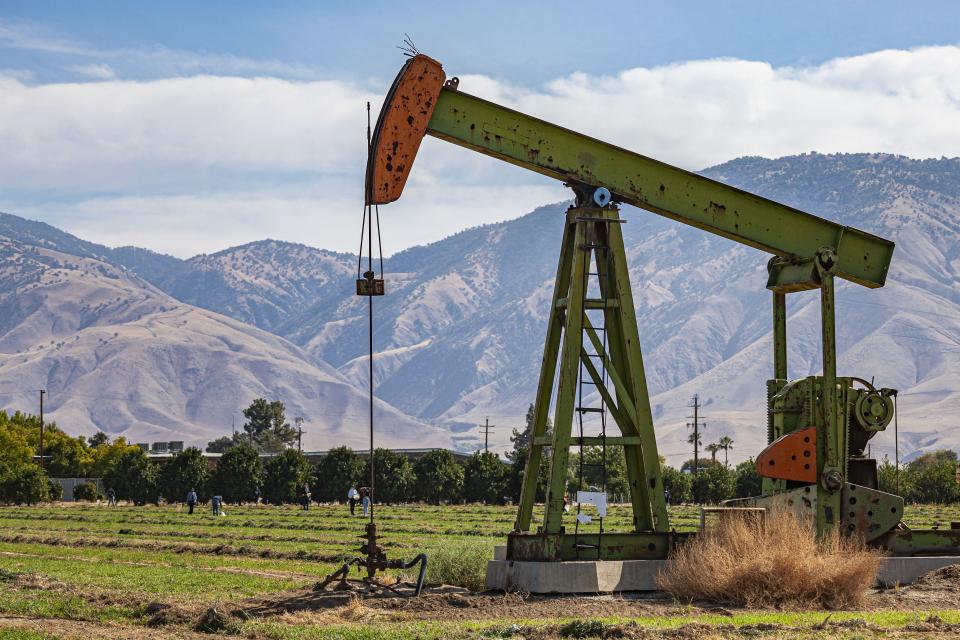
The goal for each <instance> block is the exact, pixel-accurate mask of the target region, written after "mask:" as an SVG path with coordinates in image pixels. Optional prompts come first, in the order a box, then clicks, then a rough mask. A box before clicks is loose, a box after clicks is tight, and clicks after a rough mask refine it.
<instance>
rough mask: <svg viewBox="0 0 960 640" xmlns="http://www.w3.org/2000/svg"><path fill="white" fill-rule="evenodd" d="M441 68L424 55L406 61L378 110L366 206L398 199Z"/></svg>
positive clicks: (433, 99) (433, 103) (435, 95)
mask: <svg viewBox="0 0 960 640" xmlns="http://www.w3.org/2000/svg"><path fill="white" fill-rule="evenodd" d="M446 77H447V76H446V74H445V73H444V72H443V67H442V66H441V65H440V63H439V62H437V61H436V60H434V59H433V58H430V57H427V56H425V55H423V54H420V55H417V56H414V57H413V58H411V59H410V60H408V61H407V63H406V64H405V65H403V68H402V69H401V70H400V73H399V74H397V78H396V79H395V80H394V81H393V86H392V87H391V88H390V93H389V94H387V99H386V101H385V102H384V104H383V107H382V108H381V109H380V116H379V117H378V118H377V127H376V130H375V131H374V134H373V139H372V140H371V147H372V148H371V154H370V157H369V159H368V160H367V181H368V182H367V197H366V200H367V204H386V203H388V202H393V201H394V200H396V199H397V198H399V197H400V194H401V193H402V192H403V186H404V185H405V184H406V183H407V176H409V175H410V169H411V168H412V167H413V160H414V158H416V157H417V151H418V150H419V149H420V142H421V141H422V140H423V136H424V135H426V132H427V124H428V123H429V122H430V117H431V116H432V115H433V110H434V109H435V108H436V106H437V98H438V97H439V95H440V90H441V89H442V88H443V82H444V80H446Z"/></svg>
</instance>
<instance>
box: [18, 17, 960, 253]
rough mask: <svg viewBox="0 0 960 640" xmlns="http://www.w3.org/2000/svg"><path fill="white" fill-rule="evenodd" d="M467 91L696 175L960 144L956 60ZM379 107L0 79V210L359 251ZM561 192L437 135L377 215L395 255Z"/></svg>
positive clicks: (97, 224) (262, 87)
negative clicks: (812, 154) (780, 161)
mask: <svg viewBox="0 0 960 640" xmlns="http://www.w3.org/2000/svg"><path fill="white" fill-rule="evenodd" d="M2 35H3V34H2V33H0V36H2ZM58 46H67V45H61V44H60V43H58ZM448 71H449V72H451V73H453V72H455V71H456V70H455V69H451V70H448ZM460 87H461V90H463V91H467V92H469V93H473V94H475V95H479V96H481V97H484V98H487V99H491V100H494V101H497V102H501V103H503V104H505V105H507V106H511V107H514V108H517V109H520V110H523V111H526V112H528V113H530V114H532V115H536V116H539V117H542V118H546V119H548V120H551V121H554V122H557V123H558V124H561V125H564V126H567V127H569V128H572V129H575V130H579V131H583V132H584V133H588V134H590V135H593V136H595V137H599V138H601V139H605V140H609V141H611V142H614V143H616V144H618V145H621V146H625V147H627V148H630V149H633V150H636V151H638V152H640V153H643V154H646V155H649V156H653V157H656V158H659V159H662V160H665V161H667V162H672V163H674V164H678V165H680V166H682V167H684V168H688V169H699V168H703V167H705V166H708V165H711V164H715V163H719V162H723V161H725V160H728V159H730V158H733V157H737V156H742V155H764V156H780V155H787V154H793V153H800V152H804V151H809V150H817V151H820V152H855V151H883V152H892V153H901V154H906V155H911V156H915V157H930V156H940V155H955V154H956V153H957V149H960V47H930V48H921V49H916V50H911V51H881V52H877V53H871V54H866V55H861V56H855V57H850V58H842V59H837V60H832V61H829V62H827V63H825V64H822V65H819V66H815V67H805V68H799V67H797V68H794V67H786V68H773V67H771V66H770V65H768V64H766V63H762V62H750V61H743V60H704V61H694V62H686V63H679V64H673V65H668V66H663V67H656V68H649V69H647V68H637V69H630V70H626V71H623V72H621V73H619V74H616V75H611V76H589V75H585V74H572V75H570V76H567V77H564V78H559V79H556V80H554V81H552V82H550V83H548V84H546V85H544V86H543V87H539V88H529V87H518V86H512V85H507V84H504V83H502V82H498V81H496V80H493V79H490V78H487V77H481V76H466V77H462V78H461V84H460ZM381 90H382V88H377V92H379V91H381ZM376 98H377V95H375V93H374V92H373V91H371V90H369V89H368V88H367V87H365V86H361V85H359V84H352V83H347V82H342V81H314V82H297V81H290V80H286V79H277V78H269V77H262V78H238V77H224V76H192V77H186V78H167V79H161V80H154V81H145V82H129V81H118V80H110V81H103V82H85V83H58V84H41V85H31V84H28V83H27V82H25V81H23V80H21V79H18V78H16V77H11V76H6V77H0V150H2V152H0V194H2V195H0V200H2V201H0V206H2V207H3V208H4V209H6V210H8V211H11V212H14V213H25V214H29V213H31V212H33V213H34V214H35V215H39V216H41V217H43V218H44V219H46V220H48V221H50V222H52V223H55V224H60V225H62V226H64V227H65V228H67V229H69V230H73V231H76V232H82V233H84V234H85V235H87V236H88V237H91V239H98V240H101V241H109V242H117V243H134V244H139V245H144V246H148V247H152V248H157V249H163V250H167V251H174V252H175V253H178V254H183V253H184V252H186V251H195V250H205V251H214V250H217V249H220V248H223V247H224V246H226V245H228V244H230V243H233V242H237V241H244V240H249V239H254V238H259V237H263V236H271V237H277V238H287V239H295V240H300V241H305V242H311V243H315V244H319V245H321V246H325V247H327V248H332V249H338V250H353V244H354V241H355V238H354V237H353V236H354V235H356V233H358V232H359V230H358V228H357V227H358V221H359V207H360V200H361V199H360V192H361V184H360V182H361V180H362V167H363V154H364V144H365V143H364V138H363V135H364V126H365V118H366V115H365V112H364V104H365V102H366V100H368V99H372V100H374V101H375V100H376ZM376 108H377V104H376V102H375V104H374V109H376ZM104 194H106V195H104ZM562 197H564V192H563V190H562V187H560V186H559V185H558V184H557V183H555V182H553V181H551V180H548V179H546V178H543V177H541V176H538V175H536V174H533V173H528V172H523V171H519V170H518V169H517V168H515V167H512V166H509V165H505V164H503V163H499V162H497V161H494V160H491V159H489V158H484V157H482V156H480V155H478V154H474V153H471V152H468V151H465V150H463V149H459V148H457V147H454V146H453V145H449V144H446V143H442V142H439V141H434V140H428V141H427V142H426V143H425V145H424V148H423V149H422V153H421V156H420V158H419V159H418V162H417V167H416V169H415V170H414V172H413V176H412V178H411V182H410V185H409V189H408V192H407V193H406V194H405V195H404V198H403V199H402V200H401V201H400V202H399V203H398V204H396V205H391V206H390V207H385V208H383V209H382V214H384V216H385V217H387V218H389V219H390V223H391V224H393V225H395V227H394V230H393V231H391V234H394V235H392V236H391V242H390V243H388V246H389V244H393V245H394V246H393V247H390V248H391V250H396V249H399V248H401V247H402V246H406V245H407V244H410V243H421V242H426V241H429V240H433V239H438V238H440V237H443V236H444V235H446V234H448V233H449V232H451V231H454V230H456V229H460V228H463V227H466V226H470V225H474V224H479V223H482V222H490V221H493V220H499V219H503V218H506V217H511V216H515V215H517V214H520V213H523V212H524V211H526V210H529V209H530V208H532V207H533V206H534V205H535V204H537V203H539V202H543V201H555V200H558V199H560V198H562ZM171 223H173V224H171ZM185 238H192V239H193V240H184V239H185Z"/></svg>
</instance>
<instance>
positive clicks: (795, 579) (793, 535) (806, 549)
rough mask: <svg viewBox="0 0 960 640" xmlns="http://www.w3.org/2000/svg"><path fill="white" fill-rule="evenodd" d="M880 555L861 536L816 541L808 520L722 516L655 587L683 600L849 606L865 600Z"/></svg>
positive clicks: (677, 556)
mask: <svg viewBox="0 0 960 640" xmlns="http://www.w3.org/2000/svg"><path fill="white" fill-rule="evenodd" d="M880 556H881V553H880V552H879V551H877V550H873V549H868V548H866V547H865V546H864V544H863V542H862V541H861V540H860V539H859V538H855V537H847V536H840V535H839V534H838V533H835V534H834V535H831V536H827V537H826V538H824V539H823V540H820V541H818V540H817V538H816V535H815V532H814V526H813V523H812V522H811V521H810V520H807V519H803V520H801V519H799V518H798V517H797V516H796V515H794V514H793V513H792V512H786V511H770V512H768V513H767V517H766V518H765V519H764V520H761V519H751V518H736V517H727V518H722V519H721V520H720V521H719V522H718V523H717V525H716V526H715V527H713V528H710V529H708V530H707V531H706V532H701V533H700V534H699V535H697V536H696V537H695V538H694V539H693V540H691V541H690V542H688V543H686V544H684V545H682V546H681V547H679V548H678V549H677V550H676V551H674V552H673V553H672V554H671V557H670V562H669V563H668V564H667V567H666V569H665V570H664V571H663V572H661V573H660V574H659V575H658V576H657V583H658V585H659V586H660V588H661V589H663V590H664V591H666V592H668V593H670V594H671V595H672V596H674V597H675V598H683V599H685V600H692V599H701V600H712V601H716V602H724V603H729V604H733V605H739V606H745V607H771V606H772V607H812V608H827V609H838V608H848V607H855V606H858V605H860V604H861V603H862V602H863V598H864V595H865V594H866V592H867V589H869V588H870V586H871V585H872V584H873V582H874V580H875V579H876V576H877V570H878V568H879V565H880Z"/></svg>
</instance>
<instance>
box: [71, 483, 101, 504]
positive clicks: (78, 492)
mask: <svg viewBox="0 0 960 640" xmlns="http://www.w3.org/2000/svg"><path fill="white" fill-rule="evenodd" d="M98 497H99V492H98V491H97V485H95V484H94V483H92V482H83V483H81V484H78V485H77V486H75V487H74V488H73V499H74V500H78V501H79V500H86V501H87V502H93V501H94V500H96V499H97V498H98Z"/></svg>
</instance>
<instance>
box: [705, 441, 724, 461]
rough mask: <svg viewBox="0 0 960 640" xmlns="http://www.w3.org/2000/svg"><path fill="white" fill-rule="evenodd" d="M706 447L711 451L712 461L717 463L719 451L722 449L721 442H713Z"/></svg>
mask: <svg viewBox="0 0 960 640" xmlns="http://www.w3.org/2000/svg"><path fill="white" fill-rule="evenodd" d="M706 449H707V451H709V452H710V459H711V461H712V462H713V463H714V464H716V463H717V451H720V449H722V447H721V446H720V444H719V443H717V442H711V443H710V444H708V445H707V447H706Z"/></svg>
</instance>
